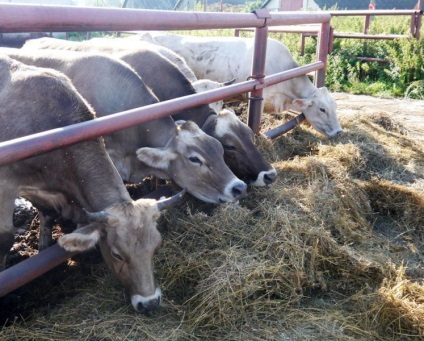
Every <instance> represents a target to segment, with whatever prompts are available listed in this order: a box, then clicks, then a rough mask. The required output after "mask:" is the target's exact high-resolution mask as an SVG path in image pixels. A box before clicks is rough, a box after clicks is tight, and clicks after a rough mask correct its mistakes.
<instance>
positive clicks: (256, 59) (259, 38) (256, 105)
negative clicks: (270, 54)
mask: <svg viewBox="0 0 424 341" xmlns="http://www.w3.org/2000/svg"><path fill="white" fill-rule="evenodd" d="M253 13H254V14H256V16H257V17H258V18H259V19H265V20H264V25H263V26H262V27H257V28H256V29H255V46H254V50H253V61H252V73H251V76H250V77H249V78H253V79H258V80H259V81H261V80H262V79H263V78H264V77H265V58H266V45H267V38H268V26H267V24H266V21H267V19H268V18H271V15H270V14H269V12H268V10H264V9H259V10H256V11H254V12H253ZM263 88H264V86H262V85H257V86H255V89H254V90H253V91H252V92H251V93H250V96H249V118H248V125H249V127H250V128H251V129H252V130H253V132H254V133H255V134H257V133H259V130H260V128H261V127H260V126H261V111H262V110H261V109H262V101H263V98H262V93H263Z"/></svg>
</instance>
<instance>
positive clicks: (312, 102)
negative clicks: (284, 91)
mask: <svg viewBox="0 0 424 341" xmlns="http://www.w3.org/2000/svg"><path fill="white" fill-rule="evenodd" d="M292 104H293V107H294V108H295V109H297V110H299V111H302V112H303V113H304V114H305V117H306V120H307V121H308V122H309V123H310V124H311V125H312V126H313V127H314V128H315V129H316V130H317V131H319V132H320V133H321V134H324V135H325V136H328V137H332V136H335V135H337V134H339V133H341V132H342V131H343V130H342V127H341V126H340V123H339V120H338V119H337V114H336V102H335V101H334V99H333V97H332V96H331V94H330V92H329V91H328V90H327V88H326V87H322V88H319V89H317V91H316V92H315V94H314V95H313V97H312V98H308V99H295V100H293V102H292Z"/></svg>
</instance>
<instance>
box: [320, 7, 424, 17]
mask: <svg viewBox="0 0 424 341" xmlns="http://www.w3.org/2000/svg"><path fill="white" fill-rule="evenodd" d="M327 13H330V14H331V16H333V17H346V16H349V17H350V16H366V15H372V16H374V15H384V16H386V15H413V14H422V11H421V10H411V9H404V10H395V9H394V10H392V9H375V10H372V11H370V10H352V11H328V12H327Z"/></svg>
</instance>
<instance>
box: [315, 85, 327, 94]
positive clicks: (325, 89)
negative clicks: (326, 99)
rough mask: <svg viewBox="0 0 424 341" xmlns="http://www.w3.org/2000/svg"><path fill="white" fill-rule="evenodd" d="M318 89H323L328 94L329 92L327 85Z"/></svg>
mask: <svg viewBox="0 0 424 341" xmlns="http://www.w3.org/2000/svg"><path fill="white" fill-rule="evenodd" d="M318 91H321V92H322V93H324V94H328V93H329V91H328V89H327V87H325V86H323V87H322V88H319V89H318Z"/></svg>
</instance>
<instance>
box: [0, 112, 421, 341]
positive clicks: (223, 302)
mask: <svg viewBox="0 0 424 341" xmlns="http://www.w3.org/2000/svg"><path fill="white" fill-rule="evenodd" d="M284 118H285V117H283V115H276V116H270V117H265V118H264V123H263V126H264V128H265V129H266V127H267V126H272V125H274V126H275V125H276V124H279V123H281V120H282V119H284ZM342 126H344V128H345V130H346V133H345V134H344V135H343V136H340V137H338V138H336V139H334V140H323V139H322V138H321V137H320V136H319V135H318V134H317V133H315V132H314V131H313V130H312V128H310V127H308V126H307V125H302V126H300V127H297V128H296V129H295V130H294V131H292V132H290V133H288V134H286V135H285V136H282V137H280V138H278V139H276V140H274V141H267V140H265V139H263V138H261V137H258V138H257V143H258V145H260V147H261V149H262V150H263V152H264V153H265V154H266V155H267V156H268V157H269V159H270V160H272V162H273V165H274V166H275V167H276V168H277V170H278V172H279V177H278V179H277V181H276V183H275V184H273V186H271V187H270V188H266V189H265V188H261V189H255V188H251V189H250V190H249V195H248V197H246V198H245V199H243V200H241V201H240V203H239V204H238V205H231V204H225V205H221V206H211V205H207V204H202V203H199V202H198V201H196V200H194V199H189V200H188V201H187V202H185V203H184V204H182V205H180V207H178V208H177V209H173V210H172V211H170V212H168V213H167V214H166V215H165V217H164V218H163V219H162V221H161V231H162V233H163V237H164V245H163V247H162V248H161V249H160V251H159V253H158V255H157V257H156V267H157V278H158V280H159V281H160V283H161V287H162V290H163V294H164V302H163V307H162V308H161V309H160V310H159V311H158V312H155V313H154V314H152V316H143V315H138V314H136V313H135V312H133V310H132V307H131V306H130V305H129V302H128V299H126V298H125V296H124V293H123V291H122V289H121V287H120V285H119V284H118V283H116V281H115V280H114V279H113V278H111V276H110V274H109V273H108V271H107V270H106V269H105V268H104V266H103V265H101V264H97V265H95V268H94V269H93V270H92V272H93V273H92V274H91V275H90V276H91V282H90V283H85V282H84V277H83V276H82V277H81V278H78V280H79V281H80V285H79V289H78V290H75V293H74V294H73V295H72V296H68V297H65V298H64V299H62V300H58V301H57V302H56V303H55V304H52V306H50V307H49V306H43V307H37V308H36V309H34V311H33V314H31V315H30V316H28V317H27V318H26V320H25V321H24V320H22V319H21V318H20V317H19V316H18V317H17V318H16V320H15V321H13V322H11V321H9V322H8V325H7V326H5V327H4V328H3V329H2V330H1V331H0V338H2V339H20V340H35V339H36V340H43V339H44V340H45V339H49V340H50V339H55V340H71V339H72V340H74V339H84V340H127V339H128V340H205V339H207V340H215V339H219V340H242V339H245V340H265V339H266V340H370V339H372V340H401V339H405V340H406V339H419V338H420V337H424V301H423V297H424V295H423V294H424V283H423V277H424V276H423V268H422V264H423V259H424V258H423V254H422V250H424V234H423V226H424V214H423V213H424V193H423V182H424V179H423V178H424V152H423V146H422V145H420V144H418V143H417V142H414V141H413V140H411V139H409V138H408V136H407V135H405V133H406V130H405V129H404V128H402V127H400V126H399V125H398V124H397V123H396V122H394V121H393V120H391V119H390V118H389V117H387V116H385V115H384V114H380V115H375V116H373V117H371V118H370V117H365V116H361V115H358V116H356V117H349V118H342ZM93 281H94V283H93ZM73 285H75V283H73ZM67 288H68V284H67V283H64V284H63V285H62V286H61V287H60V288H57V290H65V291H66V290H67Z"/></svg>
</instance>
